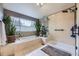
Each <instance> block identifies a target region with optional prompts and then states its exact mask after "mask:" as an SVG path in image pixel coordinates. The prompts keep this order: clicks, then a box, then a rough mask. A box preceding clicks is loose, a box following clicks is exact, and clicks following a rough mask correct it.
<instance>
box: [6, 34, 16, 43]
mask: <svg viewBox="0 0 79 59" xmlns="http://www.w3.org/2000/svg"><path fill="white" fill-rule="evenodd" d="M15 40H16V37H15V35H12V36H7V43H13V42H15Z"/></svg>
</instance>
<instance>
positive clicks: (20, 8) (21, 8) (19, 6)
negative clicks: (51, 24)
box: [3, 3, 74, 19]
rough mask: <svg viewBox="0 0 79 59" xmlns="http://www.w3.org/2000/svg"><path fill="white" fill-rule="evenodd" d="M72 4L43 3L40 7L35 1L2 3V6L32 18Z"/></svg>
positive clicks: (54, 11) (72, 4)
mask: <svg viewBox="0 0 79 59" xmlns="http://www.w3.org/2000/svg"><path fill="white" fill-rule="evenodd" d="M72 6H74V3H44V4H43V6H42V7H40V6H38V5H37V4H36V3H4V4H3V7H4V8H6V9H8V10H11V11H15V12H18V13H21V14H24V15H28V16H31V17H34V18H39V19H40V18H42V17H43V16H48V15H50V14H53V13H56V12H58V11H60V10H64V9H66V8H69V7H72Z"/></svg>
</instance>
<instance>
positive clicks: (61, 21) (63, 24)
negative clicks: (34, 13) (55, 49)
mask: <svg viewBox="0 0 79 59" xmlns="http://www.w3.org/2000/svg"><path fill="white" fill-rule="evenodd" d="M48 18H49V21H48V26H49V39H51V40H54V41H58V42H63V43H66V44H69V45H74V43H75V41H74V40H75V39H74V38H72V37H71V34H72V33H71V31H70V29H71V27H72V26H73V25H74V13H62V12H59V13H57V14H54V15H51V16H49V17H48ZM55 29H64V31H55Z"/></svg>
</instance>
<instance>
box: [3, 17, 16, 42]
mask: <svg viewBox="0 0 79 59" xmlns="http://www.w3.org/2000/svg"><path fill="white" fill-rule="evenodd" d="M3 22H4V24H5V30H6V36H7V43H12V42H15V40H16V38H15V32H16V28H15V25H13V23H12V21H11V18H10V16H4V17H3Z"/></svg>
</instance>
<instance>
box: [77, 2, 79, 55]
mask: <svg viewBox="0 0 79 59" xmlns="http://www.w3.org/2000/svg"><path fill="white" fill-rule="evenodd" d="M77 8H78V10H77V25H78V26H79V3H78V4H77ZM77 46H78V56H79V36H77Z"/></svg>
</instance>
